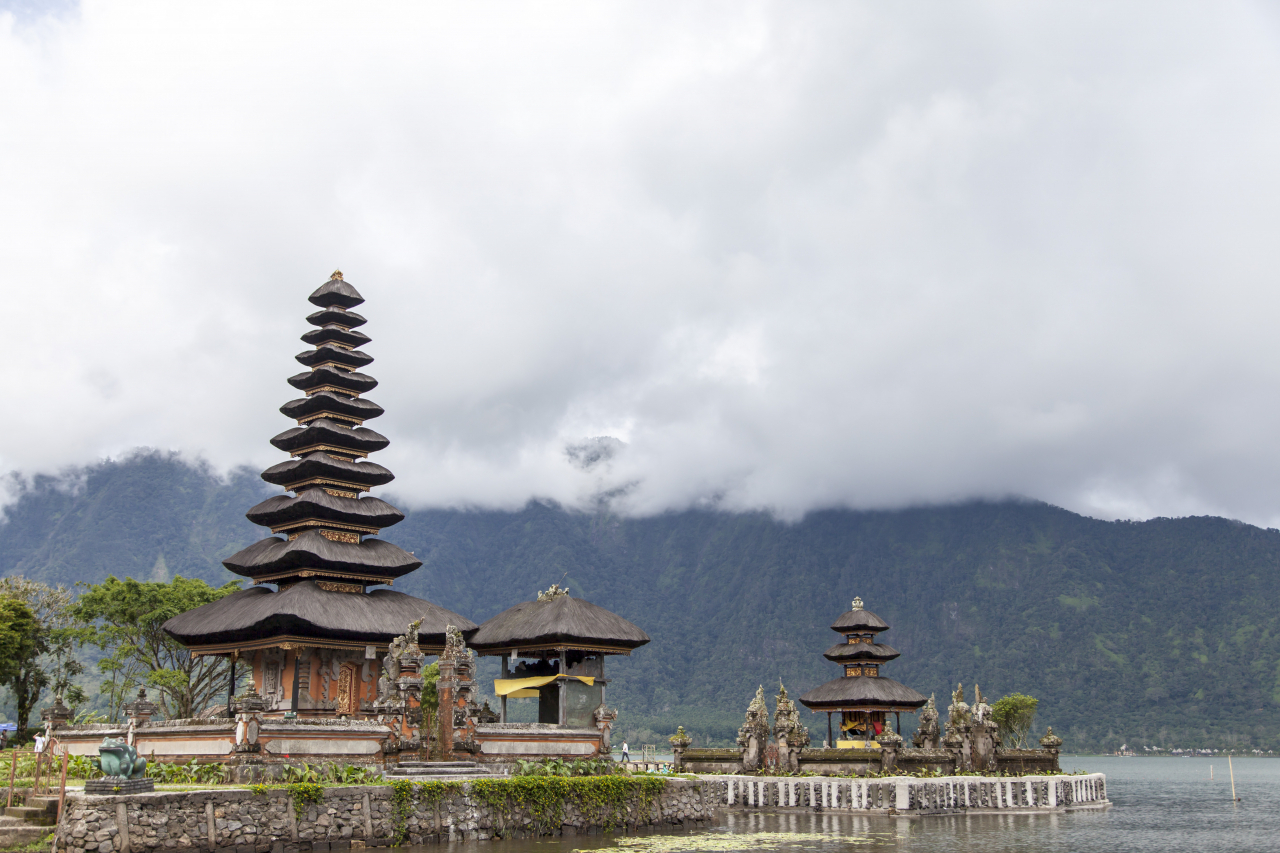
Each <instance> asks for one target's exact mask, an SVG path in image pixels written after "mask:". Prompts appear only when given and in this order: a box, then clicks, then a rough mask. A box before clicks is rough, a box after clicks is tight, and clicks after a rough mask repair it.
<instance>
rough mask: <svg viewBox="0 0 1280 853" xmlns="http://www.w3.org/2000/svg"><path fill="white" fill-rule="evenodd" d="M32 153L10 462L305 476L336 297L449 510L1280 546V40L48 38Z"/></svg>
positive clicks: (1212, 15) (398, 12)
mask: <svg viewBox="0 0 1280 853" xmlns="http://www.w3.org/2000/svg"><path fill="white" fill-rule="evenodd" d="M0 116H3V120H2V121H0V186H3V192H2V193H0V227H2V228H3V235H4V236H3V240H2V241H0V265H2V269H3V271H4V276H5V284H4V295H5V306H6V308H7V309H8V310H9V312H10V319H9V321H8V323H7V329H8V333H7V334H8V344H9V348H8V351H9V353H10V359H9V365H10V371H9V375H10V377H11V379H12V382H11V385H10V387H9V388H8V397H7V399H8V403H7V404H6V406H5V410H6V415H5V417H3V418H2V419H0V439H2V443H0V470H3V469H7V470H17V471H20V472H23V473H27V474H30V473H33V472H36V471H50V470H55V469H57V468H59V467H61V466H64V465H68V464H75V463H81V462H86V461H90V460H93V459H96V458H99V457H101V456H104V455H113V454H119V453H122V452H125V451H127V450H128V449H129V448H132V447H135V446H139V445H147V446H157V447H168V448H179V449H182V450H184V451H186V452H189V453H190V454H192V455H201V456H204V457H206V458H208V459H210V460H211V461H213V462H214V463H215V464H218V465H222V466H230V465H235V464H239V463H246V462H247V463H250V464H253V465H266V464H268V463H270V462H273V461H277V460H278V454H277V453H276V452H275V451H274V450H272V449H271V448H270V447H269V446H268V445H267V443H266V439H267V438H268V437H270V436H271V435H273V434H275V433H276V432H278V431H279V430H281V429H283V428H285V427H286V426H287V424H288V422H287V421H285V419H284V418H283V417H282V416H280V415H279V414H277V413H276V411H275V409H276V407H277V406H278V405H279V404H280V403H282V402H284V401H285V400H287V399H290V397H291V396H294V395H293V394H292V393H291V389H289V387H288V386H287V385H285V383H284V381H283V380H284V378H285V377H286V376H287V375H289V374H291V373H292V372H295V371H296V370H298V369H300V368H298V367H297V366H296V365H295V364H294V363H293V362H292V360H291V357H292V356H293V355H294V354H295V353H296V352H299V351H301V350H302V349H303V348H304V347H303V345H302V344H301V343H300V342H298V341H297V340H296V337H297V335H299V334H300V333H301V332H303V331H304V330H305V328H306V326H305V324H304V323H303V322H302V317H303V316H304V315H305V314H306V313H307V311H308V305H307V304H306V302H305V296H306V294H307V293H308V292H309V291H310V290H311V289H312V288H314V287H315V286H317V285H318V284H320V283H321V282H322V281H323V280H324V279H325V278H327V277H328V273H329V271H330V270H332V269H333V268H334V267H335V266H337V267H341V268H342V269H343V270H344V272H345V273H346V274H347V278H348V280H350V281H352V282H353V283H354V284H355V285H356V286H357V287H358V288H360V289H361V291H362V292H363V293H364V295H365V296H366V298H367V299H368V302H367V304H366V306H365V311H364V313H366V315H367V316H368V317H369V318H370V323H369V326H368V327H367V331H368V332H369V334H370V335H371V336H372V337H373V338H374V343H373V344H372V345H371V346H370V347H368V349H369V351H370V352H371V353H372V354H374V355H375V356H376V357H377V359H378V360H377V362H375V364H374V365H373V367H372V368H371V370H370V372H371V373H372V374H373V375H375V376H377V377H378V378H379V379H380V380H381V381H382V383H383V385H382V386H381V387H380V388H378V389H377V390H376V391H375V392H373V393H372V394H371V395H370V397H371V398H372V399H375V400H376V401H378V402H379V403H381V404H382V405H384V406H385V407H386V408H387V410H388V414H387V416H385V417H384V418H383V419H381V420H380V421H377V422H375V423H373V424H371V426H374V427H376V428H377V429H379V430H380V431H383V432H384V433H385V434H387V435H388V436H389V437H390V438H391V439H392V441H393V444H392V447H391V448H390V449H389V450H388V451H386V452H385V453H383V454H380V458H379V461H380V462H383V463H384V464H386V465H388V466H389V467H391V468H392V469H393V470H395V471H396V472H397V473H398V474H399V480H398V481H397V483H396V485H395V487H394V492H395V493H396V494H397V495H399V496H400V498H401V499H402V500H404V501H406V502H409V503H414V502H416V503H418V504H435V505H440V504H452V505H458V504H483V505H498V506H512V505H518V504H520V503H522V502H523V501H525V500H526V499H528V498H529V497H531V496H541V497H551V498H555V499H557V500H561V501H564V502H567V503H578V504H581V503H583V502H587V501H589V500H591V499H592V497H593V495H595V494H597V493H599V492H601V491H611V490H612V491H613V493H614V494H615V495H618V496H619V497H617V498H616V500H617V505H618V506H619V507H621V508H623V509H625V510H628V511H633V512H653V511H660V510H662V509H666V508H678V507H683V506H688V505H691V504H704V505H705V504H708V503H712V504H716V505H719V506H723V507H727V508H746V507H766V508H771V509H774V510H776V511H779V512H781V513H783V514H785V515H789V516H793V515H795V514H798V513H801V512H803V511H804V510H806V509H808V508H812V507H817V506H831V505H849V506H857V507H877V506H897V505H903V504H907V503H913V502H921V501H945V500H951V499H957V498H964V497H970V496H1003V495H1008V494H1018V495H1026V496H1031V497H1037V498H1042V499H1045V500H1049V501H1052V502H1055V503H1059V504H1062V505H1065V506H1068V507H1071V508H1073V509H1077V510H1081V511H1084V512H1090V513H1094V514H1099V515H1124V516H1147V515H1156V514H1164V515H1179V514H1187V513H1203V512H1213V513H1223V514H1227V515H1232V516H1235V517H1240V518H1245V519H1248V520H1251V521H1257V522H1262V523H1273V519H1277V518H1280V486H1278V485H1277V484H1280V444H1278V442H1277V439H1276V436H1277V434H1280V402H1278V395H1277V391H1278V390H1280V365H1278V364H1277V359H1276V357H1275V351H1276V344H1275V340H1276V332H1277V327H1278V325H1280V316H1278V315H1280V296H1278V295H1277V290H1278V289H1280V288H1278V285H1280V238H1278V237H1277V236H1276V235H1277V234H1278V233H1280V157H1277V156H1276V152H1277V151H1280V21H1278V19H1277V16H1276V14H1275V13H1274V11H1273V9H1271V8H1269V7H1267V6H1265V5H1263V4H1228V3H1220V4H1213V5H1212V6H1208V5H1204V4H1170V3H1167V2H1159V3H1149V4H1123V5H1115V4H1045V5H1033V4H1026V3H1009V4H1003V3H990V4H967V5H965V6H964V7H963V8H961V7H960V6H959V5H957V4H951V3H935V4H884V3H863V4H855V3H819V4H806V3H798V2H794V0H790V1H789V2H785V3H777V4H770V3H759V4H742V3H737V2H733V3H701V4H690V3H684V2H672V3H654V2H641V3H635V4H631V5H626V4H620V3H608V4H603V3H540V4H523V5H521V4H472V3H457V4H448V5H446V4H421V3H405V4H385V3H361V4H349V3H345V4H333V5H331V6H328V7H326V6H324V5H321V4H317V3H314V2H307V3H299V4H293V5H290V4H286V3H272V4H260V3H238V4H237V3H227V2H218V3H206V4H203V5H195V4H173V3H168V2H154V3H130V2H110V3H99V2H90V3H85V4H84V5H83V6H80V7H75V6H66V7H56V6H55V7H53V9H52V11H49V10H47V9H40V8H38V7H36V6H34V5H33V4H19V5H18V6H13V7H11V11H10V12H8V13H0ZM595 436H613V437H616V438H617V439H620V440H621V441H622V442H624V445H623V446H621V447H620V448H619V447H618V446H617V445H616V444H610V445H608V447H609V448H610V449H612V450H613V451H614V453H613V456H612V458H609V459H600V460H597V461H596V462H595V464H591V465H584V464H583V460H584V458H585V457H584V456H583V454H581V453H579V454H577V459H576V461H575V459H574V458H573V457H572V455H571V454H567V453H566V452H565V448H566V446H569V445H575V444H579V443H581V442H582V440H583V439H585V438H590V437H595ZM588 455H590V454H588ZM591 458H593V459H594V458H595V457H594V456H592V457H591Z"/></svg>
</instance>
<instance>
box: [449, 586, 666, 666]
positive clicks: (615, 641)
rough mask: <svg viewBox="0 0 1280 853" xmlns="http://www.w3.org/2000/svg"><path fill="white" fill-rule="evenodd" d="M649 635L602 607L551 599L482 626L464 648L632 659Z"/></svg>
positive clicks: (568, 598) (511, 610) (566, 598)
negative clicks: (550, 651) (586, 653)
mask: <svg viewBox="0 0 1280 853" xmlns="http://www.w3.org/2000/svg"><path fill="white" fill-rule="evenodd" d="M647 642H649V635H648V634H646V633H645V632H644V631H641V630H640V629H639V628H637V627H636V626H635V625H634V624H632V623H631V622H628V621H627V620H626V619H623V618H622V617H621V616H618V615H617V614H616V613H610V612H609V611H608V610H605V609H604V608H603V607H599V606H597V605H595V604H592V603H591V602H589V601H584V600H583V599H581V598H573V597H571V596H569V595H554V596H551V597H549V598H547V599H545V600H540V601H526V602H524V603H522V604H517V605H516V606H515V607H509V608H507V609H506V610H504V611H502V612H501V613H499V614H498V615H497V616H494V617H493V618H492V619H490V620H488V621H487V622H485V623H484V624H482V625H481V626H480V629H479V630H478V631H476V633H475V636H473V637H472V638H471V639H470V641H469V642H468V645H469V646H471V648H473V649H475V650H476V651H477V652H479V653H480V654H503V653H506V652H509V651H511V650H517V651H533V650H546V649H583V650H588V651H603V652H605V653H607V654H630V653H631V650H632V649H635V648H639V647H640V646H643V645H644V644H645V643H647Z"/></svg>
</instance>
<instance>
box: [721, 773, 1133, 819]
mask: <svg viewBox="0 0 1280 853" xmlns="http://www.w3.org/2000/svg"><path fill="white" fill-rule="evenodd" d="M700 778H701V779H702V780H703V781H706V782H714V783H715V786H716V787H715V788H713V789H710V790H709V793H711V792H714V794H715V796H716V799H717V801H718V803H719V804H720V805H722V806H730V807H735V808H755V807H760V808H822V809H837V810H845V811H878V810H884V811H888V810H893V811H896V812H898V813H917V814H924V813H929V812H940V811H960V810H974V809H991V810H1002V811H1006V810H1009V811H1012V810H1051V809H1065V808H1080V807H1102V806H1107V805H1110V802H1109V801H1108V800H1107V781H1106V776H1105V775H1103V774H1102V773H1091V774H1088V775H1083V776H1061V775H1055V776H1012V777H988V776H944V777H940V778H923V779H921V778H914V777H910V776H899V777H891V778H888V779H857V778H841V777H820V776H815V777H799V778H796V777H791V778H781V779H779V778H771V777H767V776H702V777H700Z"/></svg>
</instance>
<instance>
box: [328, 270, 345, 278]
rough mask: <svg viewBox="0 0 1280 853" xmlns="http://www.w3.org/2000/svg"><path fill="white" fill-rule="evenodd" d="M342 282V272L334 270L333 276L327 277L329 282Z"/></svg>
mask: <svg viewBox="0 0 1280 853" xmlns="http://www.w3.org/2000/svg"><path fill="white" fill-rule="evenodd" d="M335 280H336V281H342V270H334V271H333V275H331V276H329V281H335Z"/></svg>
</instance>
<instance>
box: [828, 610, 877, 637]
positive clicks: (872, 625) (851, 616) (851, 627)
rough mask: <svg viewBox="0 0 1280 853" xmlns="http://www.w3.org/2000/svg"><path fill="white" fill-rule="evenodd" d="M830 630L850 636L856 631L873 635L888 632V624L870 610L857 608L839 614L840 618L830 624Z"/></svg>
mask: <svg viewBox="0 0 1280 853" xmlns="http://www.w3.org/2000/svg"><path fill="white" fill-rule="evenodd" d="M831 629H832V630H833V631H840V632H843V633H850V634H852V633H855V632H858V631H867V632H871V633H874V632H876V631H887V630H889V624H888V623H887V622H885V621H884V620H883V619H881V618H880V617H879V616H877V615H875V614H874V613H872V612H871V611H870V610H863V609H861V608H858V609H856V610H849V611H846V612H845V613H842V614H840V618H839V619H837V620H836V621H835V622H833V623H832V624H831Z"/></svg>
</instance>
